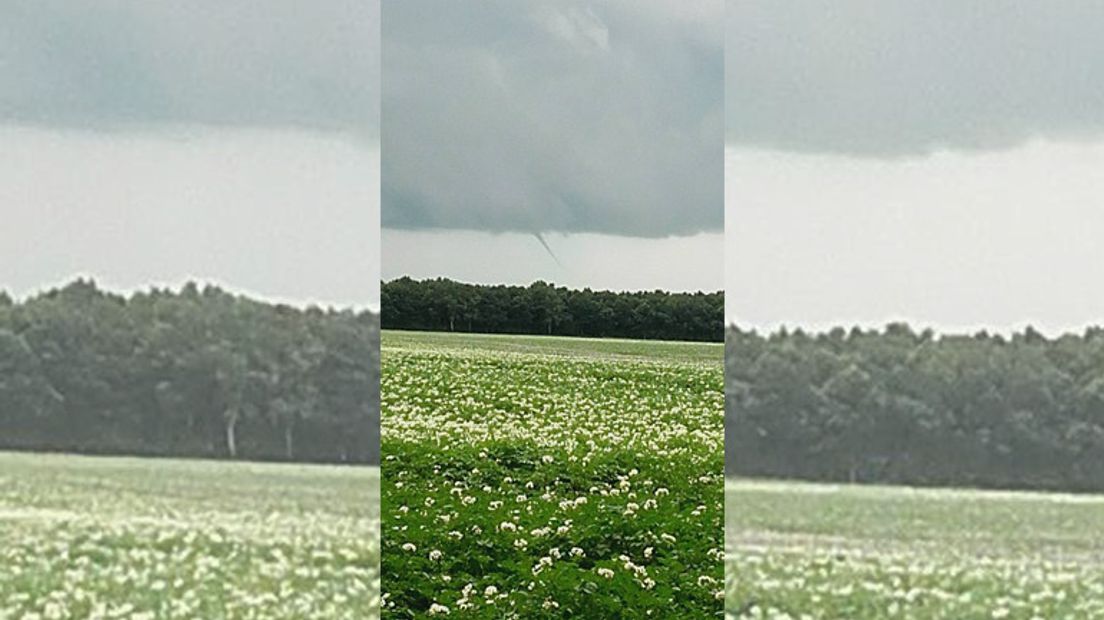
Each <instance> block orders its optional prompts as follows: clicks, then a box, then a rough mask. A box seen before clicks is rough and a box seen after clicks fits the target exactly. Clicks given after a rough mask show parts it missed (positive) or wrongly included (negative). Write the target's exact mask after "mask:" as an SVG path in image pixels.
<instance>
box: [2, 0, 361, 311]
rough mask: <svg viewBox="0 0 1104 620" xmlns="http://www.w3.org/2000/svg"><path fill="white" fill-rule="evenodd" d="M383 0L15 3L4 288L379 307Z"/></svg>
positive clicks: (8, 72) (7, 41) (6, 60)
mask: <svg viewBox="0 0 1104 620" xmlns="http://www.w3.org/2000/svg"><path fill="white" fill-rule="evenodd" d="M379 56H380V54H379V6H378V3H374V2H364V1H363V0H322V1H319V2H312V3H309V5H306V4H304V3H302V2H299V1H297V0H266V2H264V3H258V2H255V1H253V0H227V1H220V2H217V3H216V2H191V3H167V2H158V3H155V2H142V1H140V0H95V1H93V0H41V1H37V2H23V1H21V0H8V1H0V144H2V145H3V148H0V216H2V220H3V225H2V226H0V288H2V289H6V290H8V291H9V292H11V293H13V294H15V295H16V296H19V297H24V296H26V295H29V294H33V293H34V292H36V291H40V290H43V289H45V288H49V287H51V286H56V285H59V284H64V283H65V282H68V281H71V280H72V279H73V278H75V277H77V276H86V277H94V278H95V279H97V281H98V282H100V283H101V284H103V285H104V286H107V287H110V288H112V289H114V290H123V291H130V290H134V289H145V288H148V287H149V286H152V285H158V286H166V285H167V286H179V285H180V284H182V283H183V282H185V281H187V280H190V279H196V280H199V281H203V282H213V283H216V284H220V285H222V286H224V287H226V288H229V289H231V290H234V291H239V292H243V293H249V294H252V295H255V296H258V297H262V298H264V299H270V300H273V301H282V302H288V303H295V304H301V305H302V304H308V303H317V304H321V305H333V306H340V307H358V308H363V307H370V308H375V307H378V299H379V274H380V257H379V246H380V240H379V166H380V156H379V153H380V150H379V140H380V132H379V107H380V106H379V80H380V68H379Z"/></svg>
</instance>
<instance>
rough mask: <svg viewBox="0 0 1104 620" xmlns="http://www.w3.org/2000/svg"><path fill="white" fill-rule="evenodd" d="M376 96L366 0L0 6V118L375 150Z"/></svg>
mask: <svg viewBox="0 0 1104 620" xmlns="http://www.w3.org/2000/svg"><path fill="white" fill-rule="evenodd" d="M378 98H379V5H378V2H373V1H371V0H368V1H365V0H317V1H314V2H303V1H301V0H195V1H190V2H146V1H143V0H0V122H4V123H14V124H28V125H41V126H58V127H76V128H87V129H97V130H114V129H132V128H136V127H137V128H142V127H145V126H149V125H161V124H165V123H172V124H202V125H217V126H221V125H228V126H252V127H283V128H306V129H318V130H325V131H336V132H341V133H347V134H350V135H353V136H356V137H358V138H364V139H368V140H372V141H375V140H377V139H378V135H379V134H378V131H379V129H378V126H379V103H378Z"/></svg>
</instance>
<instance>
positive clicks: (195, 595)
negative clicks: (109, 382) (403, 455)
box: [0, 452, 379, 620]
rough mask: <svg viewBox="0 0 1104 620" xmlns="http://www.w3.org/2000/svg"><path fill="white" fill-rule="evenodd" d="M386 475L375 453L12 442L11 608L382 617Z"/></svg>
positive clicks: (1, 555)
mask: <svg viewBox="0 0 1104 620" xmlns="http://www.w3.org/2000/svg"><path fill="white" fill-rule="evenodd" d="M378 484H379V470H378V469H376V468H366V467H362V468H354V467H345V468H342V467H327V466H314V465H310V466H296V465H277V464H249V463H228V462H215V461H177V460H169V459H133V458H102V457H80V456H62V455H35V454H15V453H2V452H0V620H9V619H11V620H63V619H72V620H77V619H80V620H85V619H89V620H95V619H107V618H127V619H130V620H143V619H145V620H155V619H156V620H161V619H170V618H180V619H185V618H187V619H194V618H204V619H212V620H214V619H225V620H232V619H241V620H246V619H258V620H260V619H270V618H273V619H293V618H294V619H301V618H310V619H312V620H314V619H338V618H341V619H350V620H352V619H362V618H375V617H378V605H379V517H378V511H377V508H376V506H377V505H378V504H377V498H378V492H379V491H378ZM373 609H375V610H377V611H373Z"/></svg>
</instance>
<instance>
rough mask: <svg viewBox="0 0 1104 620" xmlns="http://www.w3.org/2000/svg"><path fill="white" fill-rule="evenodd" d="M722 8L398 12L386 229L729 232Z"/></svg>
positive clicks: (709, 1) (421, 2) (425, 8)
mask: <svg viewBox="0 0 1104 620" xmlns="http://www.w3.org/2000/svg"><path fill="white" fill-rule="evenodd" d="M723 10H724V8H723V5H722V4H721V1H720V0H694V1H692V2H670V1H667V0H648V1H640V0H638V1H632V2H630V1H628V0H623V1H615V0H610V1H606V2H579V1H546V0H538V1H529V2H516V1H514V0H498V1H489V2H452V1H447V0H404V1H402V2H399V1H394V2H386V3H385V4H384V7H383V24H384V29H383V32H384V43H383V47H384V56H383V64H384V66H383V114H384V118H385V121H384V127H383V135H382V152H383V161H382V166H383V205H382V210H383V211H382V213H383V215H382V217H383V224H384V226H385V227H390V228H398V229H426V228H444V229H471V230H484V231H495V232H498V231H520V232H546V231H559V232H599V233H611V234H619V235H635V236H646V237H657V236H666V235H672V234H690V233H694V232H699V231H704V230H720V229H721V228H722V225H723V217H724V215H723V206H722V205H723V199H724V198H723V193H724V190H723V148H724V138H723V122H724V119H723V115H724V112H723V107H724V106H723V103H722V102H723V95H724V87H723V83H722V80H723V79H724V70H723V38H724V37H723Z"/></svg>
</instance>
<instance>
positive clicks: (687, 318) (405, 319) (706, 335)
mask: <svg viewBox="0 0 1104 620" xmlns="http://www.w3.org/2000/svg"><path fill="white" fill-rule="evenodd" d="M380 308H381V313H382V315H383V327H384V328H385V329H410V330H424V331H457V332H474V333H501V334H544V335H559V336H586V337H595V338H632V339H644V340H692V341H712V342H720V341H721V340H722V339H723V338H724V295H723V294H722V293H719V292H718V293H668V292H665V291H651V292H635V293H614V292H610V291H592V290H590V289H589V288H588V289H583V290H581V291H579V290H571V289H567V288H564V287H558V286H554V285H551V284H548V283H546V282H540V281H538V282H534V283H532V284H530V285H529V286H506V285H495V286H489V285H481V284H463V283H460V282H454V281H452V280H448V279H444V278H437V279H433V280H421V281H418V280H412V279H410V278H406V277H404V278H399V279H396V280H392V281H390V282H385V283H383V287H382V289H381V291H380Z"/></svg>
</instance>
